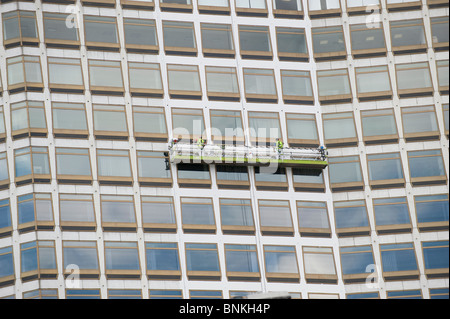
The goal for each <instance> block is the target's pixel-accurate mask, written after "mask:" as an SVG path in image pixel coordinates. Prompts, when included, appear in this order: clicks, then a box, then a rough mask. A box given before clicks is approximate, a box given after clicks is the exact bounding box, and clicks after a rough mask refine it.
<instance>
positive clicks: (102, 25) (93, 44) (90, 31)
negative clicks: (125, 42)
mask: <svg viewBox="0 0 450 319" xmlns="http://www.w3.org/2000/svg"><path fill="white" fill-rule="evenodd" d="M83 19H84V34H85V38H86V47H87V49H88V50H107V51H118V50H119V48H120V43H119V36H118V30H117V21H116V18H111V17H100V16H88V15H84V16H83Z"/></svg>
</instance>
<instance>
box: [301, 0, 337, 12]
mask: <svg viewBox="0 0 450 319" xmlns="http://www.w3.org/2000/svg"><path fill="white" fill-rule="evenodd" d="M308 6H309V10H310V11H321V10H333V9H340V8H341V4H340V2H339V0H320V1H314V0H308Z"/></svg>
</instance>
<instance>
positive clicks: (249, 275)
mask: <svg viewBox="0 0 450 319" xmlns="http://www.w3.org/2000/svg"><path fill="white" fill-rule="evenodd" d="M237 246H240V247H243V248H244V249H239V248H236V249H233V248H234V247H237ZM247 246H248V247H247ZM246 247H247V248H246ZM224 250H225V266H226V276H227V279H228V281H246V282H249V281H252V282H253V281H257V282H259V281H260V280H261V267H260V265H259V258H258V249H257V247H256V245H253V244H250V245H246V244H243V245H242V244H224ZM229 251H240V252H242V251H244V252H251V253H253V252H254V253H255V254H256V262H257V266H258V272H243V271H229V270H228V261H229V260H230V258H229V256H228V257H227V255H228V254H227V253H228V252H229Z"/></svg>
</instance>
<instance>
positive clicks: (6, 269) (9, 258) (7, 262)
mask: <svg viewBox="0 0 450 319" xmlns="http://www.w3.org/2000/svg"><path fill="white" fill-rule="evenodd" d="M12 275H14V262H13V252H12V246H10V247H5V248H0V278H3V277H7V276H12Z"/></svg>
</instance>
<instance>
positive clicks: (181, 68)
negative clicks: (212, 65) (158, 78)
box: [167, 64, 202, 100]
mask: <svg viewBox="0 0 450 319" xmlns="http://www.w3.org/2000/svg"><path fill="white" fill-rule="evenodd" d="M167 77H168V82H169V95H170V97H171V98H173V99H177V98H178V99H186V98H187V99H196V100H201V99H202V88H201V84H200V75H199V73H198V66H197V65H178V64H167Z"/></svg>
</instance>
